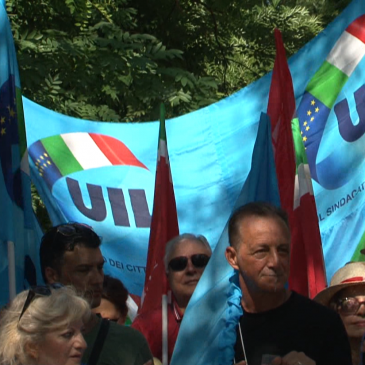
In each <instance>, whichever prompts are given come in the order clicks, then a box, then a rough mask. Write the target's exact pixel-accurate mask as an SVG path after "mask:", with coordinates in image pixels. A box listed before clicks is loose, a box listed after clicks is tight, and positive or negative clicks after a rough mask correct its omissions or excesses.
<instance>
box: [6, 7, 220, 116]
mask: <svg viewBox="0 0 365 365" xmlns="http://www.w3.org/2000/svg"><path fill="white" fill-rule="evenodd" d="M128 3H130V2H129V1H127V0H113V1H109V0H103V1H96V0H93V1H90V0H43V1H39V2H37V5H35V4H34V3H33V2H29V1H24V0H12V1H9V0H8V2H7V7H8V13H9V16H10V19H11V21H12V27H13V31H14V38H15V42H16V45H17V48H18V61H19V65H20V73H21V80H22V88H23V94H24V95H25V96H28V97H29V98H31V99H32V100H35V101H36V102H38V103H40V104H41V105H43V106H45V107H47V108H50V109H53V110H56V111H59V112H61V113H64V114H67V115H72V116H76V117H79V118H87V119H92V120H104V121H122V120H124V121H131V120H137V121H138V120H148V119H151V118H152V119H156V118H157V117H158V106H159V103H160V102H161V101H164V102H165V103H166V104H167V107H168V111H169V114H170V115H177V114H183V113H187V112H189V111H191V110H194V109H197V108H200V107H203V106H205V105H207V104H210V103H211V102H213V101H215V100H216V99H217V97H216V95H217V92H216V89H217V82H216V81H215V80H214V79H213V78H212V77H207V76H204V75H203V76H196V75H194V74H193V73H191V72H189V71H187V70H186V69H184V68H182V67H180V64H181V62H180V60H181V59H182V53H183V52H182V51H181V50H177V49H173V48H167V47H166V46H165V45H164V44H163V43H162V42H161V41H160V40H159V39H158V38H156V37H155V36H153V35H151V34H146V33H141V32H139V30H138V29H137V24H136V21H135V16H136V10H135V9H134V8H131V7H130V6H129V4H128Z"/></svg>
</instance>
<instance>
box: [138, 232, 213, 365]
mask: <svg viewBox="0 0 365 365" xmlns="http://www.w3.org/2000/svg"><path fill="white" fill-rule="evenodd" d="M211 254H212V250H211V248H210V245H209V243H208V241H207V240H206V238H205V237H204V236H195V235H193V234H190V233H184V234H181V235H179V236H177V237H175V238H173V239H172V240H171V241H169V242H168V243H167V244H166V248H165V256H164V264H165V270H166V276H167V279H168V282H169V285H170V288H171V291H172V294H173V301H172V303H171V305H169V306H168V361H169V362H170V360H171V356H172V353H173V350H174V347H175V342H176V339H177V335H178V333H179V329H180V323H181V321H182V318H183V315H184V312H185V309H186V307H187V305H188V303H189V300H190V298H191V296H192V295H193V293H194V290H195V287H196V285H197V284H198V281H199V279H200V277H201V276H202V274H203V271H204V269H205V267H206V265H207V264H208V261H209V259H210V256H211ZM132 327H133V328H135V329H137V330H139V331H141V332H142V333H143V334H144V335H145V337H146V338H147V341H148V344H149V345H150V348H151V351H152V354H153V356H154V357H156V358H158V359H160V360H161V359H162V311H161V308H157V309H156V310H152V311H150V312H147V313H145V314H142V315H139V316H138V317H137V318H136V319H135V320H134V322H133V324H132Z"/></svg>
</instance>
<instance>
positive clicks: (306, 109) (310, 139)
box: [297, 91, 331, 180]
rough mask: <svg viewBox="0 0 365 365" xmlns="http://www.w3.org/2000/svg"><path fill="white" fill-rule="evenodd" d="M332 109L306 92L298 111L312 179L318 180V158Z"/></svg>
mask: <svg viewBox="0 0 365 365" xmlns="http://www.w3.org/2000/svg"><path fill="white" fill-rule="evenodd" d="M330 111H331V109H329V108H328V107H327V106H325V105H324V104H323V103H322V102H321V101H320V100H318V99H317V98H316V97H314V96H313V95H312V94H311V93H309V92H308V91H306V92H305V93H304V95H303V98H302V101H301V103H300V105H299V108H298V110H297V115H298V119H299V127H300V133H301V135H302V139H303V143H304V146H305V149H306V152H307V158H308V162H309V166H310V167H311V174H312V178H314V179H315V180H317V172H316V169H315V166H316V157H317V151H318V148H319V144H320V143H321V139H322V135H323V130H324V128H325V126H326V122H327V119H328V116H329V114H330Z"/></svg>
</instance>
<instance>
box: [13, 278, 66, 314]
mask: <svg viewBox="0 0 365 365" xmlns="http://www.w3.org/2000/svg"><path fill="white" fill-rule="evenodd" d="M62 287H63V285H62V284H59V283H55V284H50V285H44V286H32V287H31V288H30V289H29V291H28V295H27V299H26V300H25V302H24V306H23V309H22V311H21V313H20V316H19V320H18V321H20V319H21V318H22V317H23V314H24V313H25V311H26V310H27V309H28V308H29V306H30V304H31V303H32V301H33V300H34V298H35V297H36V296H37V295H40V296H43V297H45V296H49V295H51V293H52V292H51V289H59V288H62Z"/></svg>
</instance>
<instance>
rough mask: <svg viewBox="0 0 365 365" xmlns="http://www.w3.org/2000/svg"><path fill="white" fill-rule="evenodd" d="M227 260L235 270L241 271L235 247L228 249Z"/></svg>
mask: <svg viewBox="0 0 365 365" xmlns="http://www.w3.org/2000/svg"><path fill="white" fill-rule="evenodd" d="M226 259H227V261H228V263H229V264H230V265H231V266H232V267H233V268H234V269H235V270H239V267H238V262H237V252H236V250H235V248H234V247H232V246H228V247H227V248H226Z"/></svg>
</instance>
